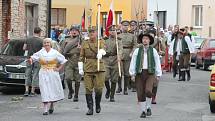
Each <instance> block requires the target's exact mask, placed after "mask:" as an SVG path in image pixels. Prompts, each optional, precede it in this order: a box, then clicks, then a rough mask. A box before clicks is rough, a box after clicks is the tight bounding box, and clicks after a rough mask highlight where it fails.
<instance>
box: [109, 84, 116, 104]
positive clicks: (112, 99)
mask: <svg viewBox="0 0 215 121" xmlns="http://www.w3.org/2000/svg"><path fill="white" fill-rule="evenodd" d="M115 90H116V83H115V82H111V93H110V102H115V100H114V95H115Z"/></svg>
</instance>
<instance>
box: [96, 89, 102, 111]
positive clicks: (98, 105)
mask: <svg viewBox="0 0 215 121" xmlns="http://www.w3.org/2000/svg"><path fill="white" fill-rule="evenodd" d="M101 99H102V94H101V93H96V95H95V100H96V113H100V112H101V106H100V102H101Z"/></svg>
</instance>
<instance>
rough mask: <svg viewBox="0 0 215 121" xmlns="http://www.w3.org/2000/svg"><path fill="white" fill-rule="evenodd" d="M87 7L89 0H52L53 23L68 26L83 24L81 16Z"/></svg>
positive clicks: (53, 24)
mask: <svg viewBox="0 0 215 121" xmlns="http://www.w3.org/2000/svg"><path fill="white" fill-rule="evenodd" d="M86 7H87V0H64V1H63V2H62V0H52V14H51V21H52V22H51V25H52V27H53V26H60V27H64V26H68V27H70V26H71V25H72V24H81V17H82V14H83V12H84V9H85V8H86Z"/></svg>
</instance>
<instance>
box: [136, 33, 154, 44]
mask: <svg viewBox="0 0 215 121" xmlns="http://www.w3.org/2000/svg"><path fill="white" fill-rule="evenodd" d="M143 37H148V38H149V40H150V43H149V45H152V44H153V43H154V37H152V36H151V35H150V34H149V33H145V34H143V33H141V34H140V35H139V36H138V43H142V39H143Z"/></svg>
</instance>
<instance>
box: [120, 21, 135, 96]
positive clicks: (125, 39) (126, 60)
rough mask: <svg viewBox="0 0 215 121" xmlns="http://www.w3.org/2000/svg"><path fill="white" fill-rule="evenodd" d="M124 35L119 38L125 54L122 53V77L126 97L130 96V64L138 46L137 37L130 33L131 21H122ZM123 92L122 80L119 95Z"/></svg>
mask: <svg viewBox="0 0 215 121" xmlns="http://www.w3.org/2000/svg"><path fill="white" fill-rule="evenodd" d="M121 24H122V33H121V34H119V37H120V38H122V46H123V53H122V70H123V71H122V73H123V74H122V75H124V91H123V93H124V95H128V90H127V89H128V84H129V81H130V79H131V78H130V75H129V71H128V70H129V64H130V61H131V54H132V52H133V50H134V48H135V46H136V43H137V42H136V41H135V36H134V35H132V34H131V33H128V27H129V21H122V22H121ZM121 90H122V87H121V79H119V83H118V90H117V93H120V92H121Z"/></svg>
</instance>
